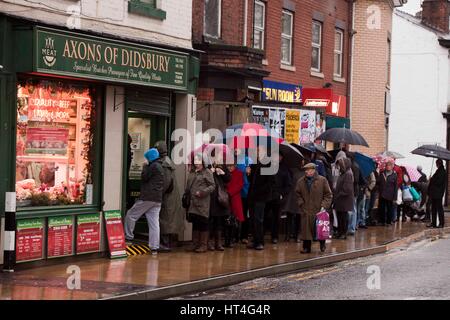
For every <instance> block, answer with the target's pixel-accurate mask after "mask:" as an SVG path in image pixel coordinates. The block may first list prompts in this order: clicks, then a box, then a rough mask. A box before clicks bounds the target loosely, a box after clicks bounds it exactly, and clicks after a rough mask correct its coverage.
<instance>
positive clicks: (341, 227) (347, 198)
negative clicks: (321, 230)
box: [334, 158, 355, 239]
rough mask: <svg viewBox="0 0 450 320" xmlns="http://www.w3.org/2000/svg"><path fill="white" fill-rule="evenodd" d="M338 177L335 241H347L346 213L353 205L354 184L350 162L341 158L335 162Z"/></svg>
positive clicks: (335, 193) (335, 205)
mask: <svg viewBox="0 0 450 320" xmlns="http://www.w3.org/2000/svg"><path fill="white" fill-rule="evenodd" d="M337 165H338V167H339V171H340V173H341V174H340V176H339V178H338V180H337V183H336V188H335V190H334V209H335V210H336V215H337V219H338V232H337V235H336V239H347V228H348V213H349V212H350V211H352V210H353V205H354V192H355V190H354V183H353V179H354V178H353V171H352V168H351V161H350V160H349V159H348V158H342V159H340V160H338V161H337Z"/></svg>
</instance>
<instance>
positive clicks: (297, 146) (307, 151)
mask: <svg viewBox="0 0 450 320" xmlns="http://www.w3.org/2000/svg"><path fill="white" fill-rule="evenodd" d="M291 145H292V146H293V147H294V148H295V149H297V150H298V151H300V152H301V153H302V154H306V155H307V156H308V157H309V158H310V157H311V154H312V153H313V152H315V149H312V148H311V147H308V146H307V145H300V144H296V143H291Z"/></svg>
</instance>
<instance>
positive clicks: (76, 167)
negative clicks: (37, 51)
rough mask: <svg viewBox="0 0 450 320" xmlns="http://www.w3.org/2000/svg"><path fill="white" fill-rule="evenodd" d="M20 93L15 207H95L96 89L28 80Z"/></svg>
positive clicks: (55, 82)
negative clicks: (90, 205)
mask: <svg viewBox="0 0 450 320" xmlns="http://www.w3.org/2000/svg"><path fill="white" fill-rule="evenodd" d="M17 90H18V95H17V140H16V195H17V205H18V206H19V207H31V206H50V205H83V204H87V205H89V204H93V203H92V202H93V199H92V197H93V162H94V155H95V150H94V146H93V144H94V128H95V98H94V95H95V93H94V89H92V88H90V87H88V86H78V85H69V84H65V83H62V82H57V81H46V80H24V81H21V82H19V83H18V85H17Z"/></svg>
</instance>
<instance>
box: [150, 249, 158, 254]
mask: <svg viewBox="0 0 450 320" xmlns="http://www.w3.org/2000/svg"><path fill="white" fill-rule="evenodd" d="M150 254H151V255H152V256H155V255H157V254H158V249H152V250H151V251H150Z"/></svg>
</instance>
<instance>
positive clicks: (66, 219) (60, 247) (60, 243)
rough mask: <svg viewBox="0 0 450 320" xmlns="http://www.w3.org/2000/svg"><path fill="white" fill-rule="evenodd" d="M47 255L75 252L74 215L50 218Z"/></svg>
mask: <svg viewBox="0 0 450 320" xmlns="http://www.w3.org/2000/svg"><path fill="white" fill-rule="evenodd" d="M47 239H48V240H47V257H49V258H52V257H63V256H70V255H72V254H73V217H72V216H63V217H50V218H48V231H47Z"/></svg>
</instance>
